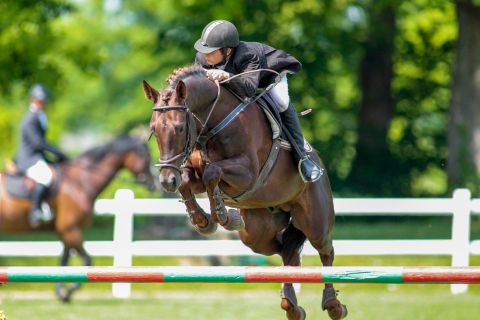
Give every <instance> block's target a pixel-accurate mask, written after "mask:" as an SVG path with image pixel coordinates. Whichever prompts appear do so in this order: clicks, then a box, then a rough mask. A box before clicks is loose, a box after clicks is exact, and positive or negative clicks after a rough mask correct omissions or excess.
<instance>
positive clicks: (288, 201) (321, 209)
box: [144, 67, 347, 320]
mask: <svg viewBox="0 0 480 320" xmlns="http://www.w3.org/2000/svg"><path fill="white" fill-rule="evenodd" d="M169 82H170V86H169V87H167V88H166V89H165V90H163V91H162V92H158V91H156V90H155V89H153V88H152V87H151V86H150V85H149V84H148V83H147V82H145V81H144V91H145V95H146V97H147V99H149V100H151V101H152V102H153V103H154V112H153V114H152V118H151V121H150V126H151V129H152V131H153V133H154V134H155V136H156V140H157V145H158V147H159V150H160V155H161V156H160V162H159V165H158V166H159V167H160V182H161V184H162V186H163V188H164V189H165V190H166V191H170V192H174V191H177V190H178V191H179V192H180V194H181V196H182V198H183V200H184V201H185V204H186V208H187V212H188V214H189V216H190V221H191V223H192V225H194V227H195V228H196V229H197V230H198V231H199V232H200V233H203V234H210V233H212V232H214V231H215V228H216V222H220V224H222V225H226V226H227V227H229V225H228V223H229V222H230V220H231V219H237V212H236V211H232V210H231V211H229V212H227V211H226V209H225V204H227V205H229V206H231V207H235V208H240V214H241V218H240V219H241V220H243V221H242V225H235V227H234V228H231V229H240V230H239V236H240V239H241V240H242V242H243V243H244V244H245V245H247V246H248V247H250V248H251V249H252V250H253V251H254V252H256V253H260V254H264V255H272V254H279V255H280V256H281V257H282V260H283V264H284V265H288V266H299V265H300V251H301V248H302V246H303V244H304V242H305V240H306V239H308V240H309V241H310V243H311V244H312V246H313V247H314V248H315V249H316V250H317V251H318V252H319V255H320V259H321V262H322V264H323V265H324V266H332V264H333V259H334V251H333V246H332V230H333V225H334V222H335V212H334V207H333V197H332V192H331V188H330V183H329V180H328V177H327V175H326V174H324V175H323V176H322V178H321V179H320V180H318V181H317V182H315V183H308V184H305V183H304V182H303V181H302V179H301V178H300V175H299V174H298V172H297V168H296V166H295V164H294V161H293V158H292V155H291V153H290V152H289V151H286V150H283V149H281V150H279V151H278V156H277V157H276V161H275V164H274V165H273V167H272V168H271V170H270V172H269V174H268V178H267V179H266V180H265V181H264V182H263V183H262V184H261V185H258V186H257V183H256V181H257V180H258V179H259V176H260V175H261V173H262V168H264V166H265V163H266V162H267V159H268V158H269V154H270V153H271V152H272V150H274V149H275V145H274V141H272V128H271V126H270V125H269V123H268V121H267V119H266V116H265V114H264V112H263V111H262V110H261V108H259V107H258V105H257V104H256V103H252V104H247V107H245V108H244V109H243V110H242V111H241V112H239V113H238V114H237V115H236V116H235V117H233V118H231V119H230V120H231V121H230V122H228V124H227V125H225V126H224V128H223V129H220V131H219V132H218V133H217V134H215V135H214V136H213V137H212V138H211V139H209V140H208V141H207V142H204V143H199V141H202V139H203V141H205V136H208V135H209V134H211V132H212V128H218V125H219V124H221V123H222V122H223V121H224V119H226V118H229V117H230V114H231V112H232V110H234V109H235V108H237V107H238V106H239V104H240V102H239V100H238V99H237V98H236V97H235V96H234V95H233V94H231V93H230V92H229V91H228V90H226V89H225V88H224V87H223V86H219V85H218V84H216V83H214V82H213V81H210V80H208V79H207V78H206V77H205V71H204V70H203V69H200V68H198V67H189V68H183V69H179V70H177V71H176V72H174V74H172V75H171V76H170V78H169ZM202 144H203V146H202ZM272 146H273V148H272ZM310 156H311V157H312V159H314V160H315V161H317V162H318V163H320V164H321V167H322V168H323V169H324V165H323V163H322V162H321V160H320V158H319V157H318V155H317V153H315V152H312V153H311V154H310ZM202 192H206V193H207V195H208V197H209V201H210V209H211V214H207V213H205V212H204V211H203V210H202V209H201V207H200V206H199V205H198V203H197V201H196V200H195V195H194V194H196V193H202ZM237 197H238V198H237ZM235 199H236V200H235ZM222 216H223V217H222ZM238 217H240V215H238ZM243 222H244V224H245V228H244V229H243V228H242V227H243ZM238 226H240V227H239V228H237V227H238ZM281 292H282V300H281V307H282V308H283V309H284V310H285V311H286V316H287V318H288V319H291V320H298V319H305V317H306V314H305V311H304V310H303V308H301V307H299V306H298V304H297V299H296V296H295V292H294V290H293V286H292V284H283V286H282V291H281ZM322 307H323V308H324V309H326V310H328V314H329V316H330V317H331V318H332V319H341V318H343V317H345V316H346V314H347V310H346V307H345V306H344V305H342V304H341V303H340V302H339V300H338V299H337V293H336V291H335V289H334V288H333V285H332V284H331V283H328V284H325V289H324V292H323V298H322Z"/></svg>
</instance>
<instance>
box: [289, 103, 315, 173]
mask: <svg viewBox="0 0 480 320" xmlns="http://www.w3.org/2000/svg"><path fill="white" fill-rule="evenodd" d="M280 117H281V118H282V122H283V124H284V125H285V127H286V128H287V130H288V132H289V133H290V136H291V139H290V143H292V144H295V146H293V155H294V158H295V161H296V162H298V171H299V173H300V176H301V177H302V179H303V181H305V182H315V181H317V180H318V179H320V177H321V176H322V174H323V169H322V168H320V166H319V165H318V164H316V163H315V162H314V161H313V160H311V159H310V157H309V156H308V154H307V152H306V151H305V141H304V138H303V134H302V128H301V126H300V120H299V119H298V114H297V112H296V111H295V108H294V107H293V104H292V103H290V104H289V106H288V108H287V110H285V111H284V112H282V113H280Z"/></svg>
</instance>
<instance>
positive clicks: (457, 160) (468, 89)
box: [448, 0, 480, 192]
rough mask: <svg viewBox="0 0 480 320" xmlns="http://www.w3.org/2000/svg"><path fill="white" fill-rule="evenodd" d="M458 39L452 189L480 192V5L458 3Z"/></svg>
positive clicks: (451, 146) (450, 132)
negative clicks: (466, 188)
mask: <svg viewBox="0 0 480 320" xmlns="http://www.w3.org/2000/svg"><path fill="white" fill-rule="evenodd" d="M455 5H456V9H457V23H458V39H457V47H456V57H455V62H454V65H453V85H452V102H451V107H450V114H449V115H450V116H449V130H448V150H449V153H448V179H449V184H450V187H451V188H457V187H468V188H469V189H471V190H473V191H475V192H478V191H479V190H480V1H475V0H457V1H455Z"/></svg>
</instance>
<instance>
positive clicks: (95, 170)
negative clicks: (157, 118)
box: [0, 135, 158, 302]
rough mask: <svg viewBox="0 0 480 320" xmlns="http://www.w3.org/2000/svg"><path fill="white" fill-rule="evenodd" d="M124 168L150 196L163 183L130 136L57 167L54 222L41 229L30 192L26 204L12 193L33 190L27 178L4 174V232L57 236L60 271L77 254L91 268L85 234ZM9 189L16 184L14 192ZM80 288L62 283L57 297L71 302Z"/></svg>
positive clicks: (0, 225) (0, 211)
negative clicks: (19, 186)
mask: <svg viewBox="0 0 480 320" xmlns="http://www.w3.org/2000/svg"><path fill="white" fill-rule="evenodd" d="M122 168H125V169H127V170H129V171H130V172H131V173H132V174H133V175H134V176H135V178H136V181H137V182H140V183H142V184H145V185H146V186H147V187H148V188H149V189H150V190H154V189H155V188H156V186H157V184H158V183H156V182H157V179H156V178H154V176H153V174H152V170H151V166H150V153H149V150H148V148H147V146H146V145H145V143H143V142H142V141H141V140H140V139H137V138H133V137H130V136H127V135H121V136H119V137H117V138H116V139H115V140H114V141H112V142H110V143H108V144H105V145H103V146H99V147H95V148H93V149H90V150H88V151H86V152H85V153H83V154H81V155H80V156H78V157H77V158H74V159H73V160H71V161H67V162H64V163H60V164H57V165H55V166H54V172H55V173H56V175H55V182H54V185H55V186H54V188H55V189H56V191H53V192H51V191H50V193H49V195H48V196H47V202H48V204H49V205H50V208H51V210H52V213H53V219H52V220H51V221H50V222H47V223H45V224H43V225H40V226H39V227H37V228H32V227H31V226H30V224H29V219H28V212H29V210H30V206H31V201H30V199H29V198H28V192H27V196H26V197H23V198H22V197H18V196H12V195H11V194H10V193H9V192H8V189H11V187H12V185H13V184H14V183H15V181H17V182H18V180H23V181H22V182H21V183H24V182H25V183H27V184H28V181H25V180H26V179H27V178H25V177H22V176H19V175H12V174H1V177H0V178H1V181H0V182H1V185H0V232H9V233H20V232H34V231H38V230H51V231H56V233H57V234H58V236H59V238H60V240H61V241H62V242H63V245H64V249H63V254H62V257H61V260H60V265H62V266H66V265H68V260H69V257H70V253H71V251H72V250H75V251H76V252H77V254H78V255H79V256H80V257H81V258H82V259H83V262H84V264H85V265H86V266H90V265H91V262H92V259H91V257H90V256H89V254H88V253H87V251H86V250H85V248H84V246H83V235H82V229H83V228H84V227H85V226H87V225H89V224H90V223H91V222H92V218H93V214H92V212H93V205H94V202H95V199H96V198H97V196H98V195H99V194H100V193H101V192H102V191H103V190H104V189H105V187H107V185H108V184H109V183H110V182H111V181H112V179H113V178H114V177H115V175H116V174H117V172H119V170H121V169H122ZM8 183H10V184H11V185H10V188H8V187H9V186H8V185H7V184H8ZM27 191H28V190H27ZM79 288H80V284H78V283H75V284H73V285H72V286H70V287H69V288H67V287H66V286H65V285H64V284H63V283H59V284H57V286H56V292H57V295H58V297H59V298H60V299H61V300H62V301H65V302H66V301H69V299H70V296H71V294H72V293H73V292H74V291H75V290H77V289H79Z"/></svg>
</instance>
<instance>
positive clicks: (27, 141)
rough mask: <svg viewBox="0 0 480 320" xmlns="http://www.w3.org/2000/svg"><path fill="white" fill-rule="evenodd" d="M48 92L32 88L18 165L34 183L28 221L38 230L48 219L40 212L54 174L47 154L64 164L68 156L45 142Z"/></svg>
mask: <svg viewBox="0 0 480 320" xmlns="http://www.w3.org/2000/svg"><path fill="white" fill-rule="evenodd" d="M47 99H48V93H47V90H46V89H45V87H44V86H43V85H41V84H35V85H33V86H32V88H31V89H30V107H29V111H28V112H27V113H26V114H25V116H24V117H23V119H22V123H21V126H20V146H19V148H18V151H17V154H16V157H15V162H16V165H17V168H18V170H19V171H20V172H22V173H25V175H26V176H27V177H29V178H31V179H32V180H33V181H35V183H36V184H35V187H34V189H33V192H32V207H31V209H30V213H29V222H30V225H31V226H32V227H36V226H38V225H39V224H40V222H41V221H42V220H46V219H47V217H45V213H44V212H43V211H42V209H41V203H42V200H43V197H44V196H45V194H46V191H47V190H48V187H49V186H50V185H51V183H52V178H53V172H52V169H51V168H50V167H49V166H48V164H47V162H46V159H45V152H46V151H47V152H50V153H52V154H54V155H55V156H56V158H57V160H58V161H65V160H67V159H68V157H67V156H66V155H65V154H64V153H63V152H62V151H60V150H59V149H58V148H57V147H55V146H53V145H51V144H49V143H47V142H46V140H45V134H46V130H47V115H46V114H45V112H44V110H45V108H46V106H47Z"/></svg>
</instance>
